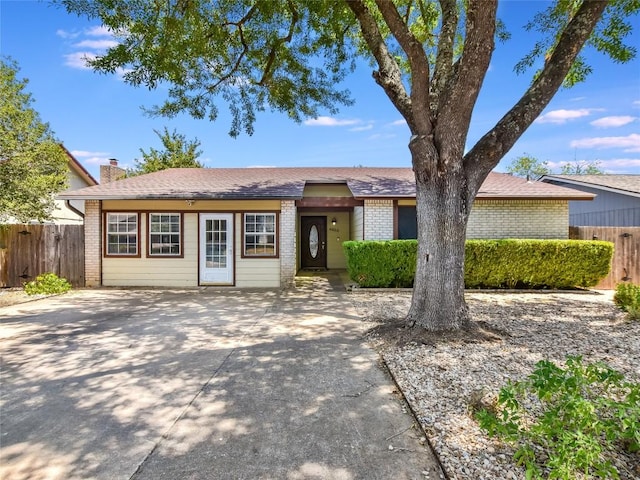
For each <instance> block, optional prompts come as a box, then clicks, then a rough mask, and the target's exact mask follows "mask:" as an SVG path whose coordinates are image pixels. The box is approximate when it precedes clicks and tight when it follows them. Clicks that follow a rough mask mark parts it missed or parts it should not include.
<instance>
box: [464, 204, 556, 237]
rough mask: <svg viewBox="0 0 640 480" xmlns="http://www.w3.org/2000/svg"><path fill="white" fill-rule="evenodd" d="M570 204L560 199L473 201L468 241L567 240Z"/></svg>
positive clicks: (468, 227)
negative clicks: (491, 239)
mask: <svg viewBox="0 0 640 480" xmlns="http://www.w3.org/2000/svg"><path fill="white" fill-rule="evenodd" d="M568 237H569V204H568V202H566V201H563V200H482V199H476V201H475V202H474V204H473V209H472V210H471V215H470V216H469V223H468V225H467V238H568Z"/></svg>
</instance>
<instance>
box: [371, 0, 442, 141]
mask: <svg viewBox="0 0 640 480" xmlns="http://www.w3.org/2000/svg"><path fill="white" fill-rule="evenodd" d="M375 2H376V5H377V6H378V9H379V10H380V13H382V17H383V18H384V21H385V22H386V24H387V26H388V27H389V30H390V31H391V34H392V35H393V36H394V37H395V38H396V40H398V43H399V44H400V48H402V50H403V51H404V53H405V54H406V55H407V59H408V60H409V68H410V69H411V93H410V95H411V104H412V105H429V61H428V59H427V55H426V53H425V51H424V48H423V47H422V44H421V43H420V42H419V41H418V40H417V39H416V37H415V36H414V35H413V33H411V31H410V30H409V27H408V26H407V24H406V23H405V22H404V21H403V20H402V17H401V16H400V14H399V13H398V10H397V9H396V7H395V4H394V3H393V2H392V1H391V0H375ZM429 113H430V112H429V109H427V108H414V109H413V121H414V122H415V126H416V128H417V132H420V134H422V135H425V134H428V133H430V132H431V130H432V128H433V127H432V125H431V121H430V118H429ZM418 114H420V116H418Z"/></svg>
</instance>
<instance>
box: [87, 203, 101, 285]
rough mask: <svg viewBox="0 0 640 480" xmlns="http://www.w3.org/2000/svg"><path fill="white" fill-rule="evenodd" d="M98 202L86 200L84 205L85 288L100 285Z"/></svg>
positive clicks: (99, 209) (99, 212) (99, 213)
mask: <svg viewBox="0 0 640 480" xmlns="http://www.w3.org/2000/svg"><path fill="white" fill-rule="evenodd" d="M101 217H102V215H101V208H100V200H86V201H85V204H84V278H85V286H87V287H98V286H100V284H101V277H102V275H101V271H100V269H101V257H102V247H101V243H102V238H101V235H102V228H101V221H100V219H101Z"/></svg>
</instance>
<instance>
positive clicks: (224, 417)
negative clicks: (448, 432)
mask: <svg viewBox="0 0 640 480" xmlns="http://www.w3.org/2000/svg"><path fill="white" fill-rule="evenodd" d="M363 328H364V326H363V324H362V323H361V322H360V321H359V319H358V317H357V315H356V314H355V312H354V311H353V308H352V306H351V303H350V302H349V300H348V298H347V294H346V293H344V289H343V288H342V284H341V283H340V281H339V279H338V277H335V278H334V277H333V276H330V275H329V276H325V277H307V278H305V277H300V278H299V279H298V288H296V289H292V290H288V291H285V292H278V291H260V290H250V291H248V290H212V289H195V290H184V291H175V290H174V291H169V290H106V289H105V290H84V291H78V292H73V293H71V294H67V295H65V296H61V297H55V298H50V299H45V300H40V301H37V302H31V303H28V304H22V305H17V306H14V307H5V308H2V309H0V342H1V343H0V345H1V347H0V353H1V355H2V365H1V374H2V377H1V381H2V390H1V396H0V408H1V410H0V478H2V479H5V480H9V479H11V480H14V479H15V480H20V479H31V480H38V479H58V478H59V479H76V478H77V479H80V478H82V479H88V478H96V479H129V478H132V479H145V480H146V479H172V480H173V479H291V480H297V479H334V480H340V479H345V480H347V479H348V480H351V479H424V478H427V475H425V474H426V473H427V472H428V474H429V475H428V478H431V479H434V478H440V470H439V468H438V467H437V464H436V462H435V460H434V458H433V456H432V454H431V452H430V451H429V449H428V447H426V446H423V445H422V444H421V443H420V442H419V438H420V437H421V436H422V434H421V432H420V430H419V429H418V428H417V427H416V426H415V425H414V423H415V422H414V419H413V418H412V417H411V416H410V415H409V414H407V413H406V412H405V411H404V407H403V403H402V402H401V401H400V399H399V398H398V396H397V395H396V394H395V393H394V386H393V384H392V382H391V380H390V379H389V378H388V377H387V375H386V374H385V373H384V372H383V370H381V369H380V367H379V366H378V357H377V355H376V353H375V352H373V351H372V350H371V349H370V348H368V347H367V346H366V345H365V344H364V343H363V341H362V333H363Z"/></svg>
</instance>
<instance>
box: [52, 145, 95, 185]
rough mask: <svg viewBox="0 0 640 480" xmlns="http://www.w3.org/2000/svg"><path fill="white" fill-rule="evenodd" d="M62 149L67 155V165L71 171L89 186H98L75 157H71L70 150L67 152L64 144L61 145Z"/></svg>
mask: <svg viewBox="0 0 640 480" xmlns="http://www.w3.org/2000/svg"><path fill="white" fill-rule="evenodd" d="M60 147H62V149H63V150H64V153H66V154H67V158H68V161H67V165H69V169H70V170H72V171H73V172H75V173H76V174H77V175H78V176H79V177H80V178H82V179H83V180H84V181H85V183H86V184H87V185H89V186H93V185H98V181H97V180H96V179H95V178H93V176H92V175H91V174H90V173H89V172H88V171H87V169H86V168H84V167H83V166H82V165H81V164H80V162H78V160H76V158H75V157H74V156H73V155H71V152H69V150H67V149H66V148H65V146H64V145H62V144H60Z"/></svg>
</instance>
